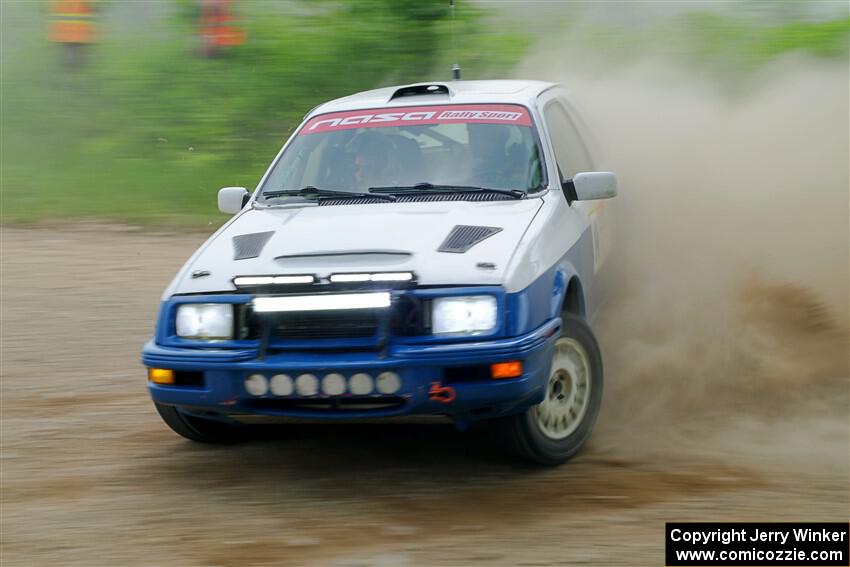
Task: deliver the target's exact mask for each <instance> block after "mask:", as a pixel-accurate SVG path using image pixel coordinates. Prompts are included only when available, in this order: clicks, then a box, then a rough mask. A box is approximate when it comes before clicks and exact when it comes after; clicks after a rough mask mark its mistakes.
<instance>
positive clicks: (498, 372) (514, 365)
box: [490, 360, 522, 379]
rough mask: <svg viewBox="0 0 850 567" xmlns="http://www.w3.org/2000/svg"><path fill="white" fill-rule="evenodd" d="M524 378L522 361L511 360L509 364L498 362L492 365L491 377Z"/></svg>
mask: <svg viewBox="0 0 850 567" xmlns="http://www.w3.org/2000/svg"><path fill="white" fill-rule="evenodd" d="M520 376H522V361H521V360H511V361H508V362H497V363H496V364H491V365H490V377H491V378H494V379H499V378H518V377H520Z"/></svg>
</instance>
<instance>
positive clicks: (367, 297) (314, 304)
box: [252, 291, 391, 313]
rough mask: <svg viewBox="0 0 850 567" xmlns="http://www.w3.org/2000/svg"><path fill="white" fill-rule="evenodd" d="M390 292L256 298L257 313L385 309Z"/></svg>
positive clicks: (255, 307) (254, 305) (389, 300)
mask: <svg viewBox="0 0 850 567" xmlns="http://www.w3.org/2000/svg"><path fill="white" fill-rule="evenodd" d="M390 303H391V298H390V294H389V292H386V291H382V292H376V293H341V294H326V295H290V296H285V297H255V298H254V300H253V302H252V305H253V308H254V311H255V312H256V313H283V312H292V311H336V310H340V309H385V308H387V307H389V306H390Z"/></svg>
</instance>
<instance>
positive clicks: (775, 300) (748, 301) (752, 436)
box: [518, 50, 850, 477]
mask: <svg viewBox="0 0 850 567" xmlns="http://www.w3.org/2000/svg"><path fill="white" fill-rule="evenodd" d="M564 60H565V59H564V58H561V57H558V56H557V53H554V52H552V51H551V50H550V52H549V53H543V54H540V53H537V54H535V56H534V57H532V58H530V59H529V61H527V62H526V63H525V64H524V65H523V66H522V67H521V68H520V69H519V70H518V73H519V74H520V75H523V76H536V77H540V76H542V77H546V78H548V79H551V80H556V81H558V82H561V83H563V84H564V85H566V86H567V88H568V89H569V90H570V92H571V94H572V96H573V98H574V100H575V102H576V104H577V105H578V106H579V108H580V109H581V110H582V111H583V112H584V114H585V116H586V119H587V122H588V123H589V124H590V126H591V129H592V130H593V131H594V132H595V133H597V134H598V138H599V140H598V145H599V149H601V150H602V168H604V169H611V170H613V171H615V172H616V173H617V174H618V177H619V180H620V190H621V193H620V196H619V197H618V199H617V202H616V206H615V209H614V211H613V212H614V217H615V219H616V223H617V224H616V228H617V231H618V240H617V245H616V246H615V250H616V251H617V252H616V257H615V258H614V262H615V263H616V266H617V274H616V282H615V284H614V289H615V292H614V293H613V295H612V297H611V300H610V301H609V303H608V305H607V306H606V308H605V310H604V312H603V313H602V315H601V316H600V318H599V320H598V321H597V332H598V334H599V336H600V342H601V344H602V347H603V351H604V355H605V359H606V365H607V366H606V380H607V383H606V388H607V392H606V398H605V402H604V406H603V407H604V409H603V414H602V416H601V418H600V425H599V430H598V433H597V435H596V436H595V441H594V450H596V451H599V452H603V453H605V452H616V453H620V454H622V452H623V451H635V452H639V453H642V454H652V455H655V456H659V457H662V458H668V459H669V458H675V457H677V456H681V455H685V454H689V453H690V454H694V453H700V454H706V453H715V454H717V455H721V456H723V457H726V458H735V459H736V460H740V459H746V460H748V461H750V462H755V463H761V464H772V465H775V464H777V463H782V464H783V466H789V467H798V468H806V467H813V466H826V467H829V468H830V469H832V470H834V471H835V472H840V474H842V476H844V477H846V476H847V474H848V447H850V442H848V383H850V379H849V378H848V377H850V371H848V356H850V354H849V353H848V349H850V341H848V295H850V294H849V293H848V280H850V274H848V259H849V258H850V251H848V227H850V222H848V186H850V179H848V160H850V158H849V157H848V156H850V144H848V69H847V65H846V62H839V63H837V64H827V63H823V62H815V61H812V60H806V59H802V58H788V59H785V60H782V61H779V62H777V63H775V64H773V65H771V66H770V67H768V68H766V69H763V70H761V71H759V72H758V74H756V75H753V76H750V77H747V78H746V80H744V81H739V82H738V83H737V84H734V85H729V84H728V83H724V82H723V81H720V80H718V78H717V76H716V75H715V76H712V75H710V74H707V73H702V72H701V71H700V70H699V69H685V68H684V67H682V66H677V65H675V64H667V63H664V62H659V61H651V62H648V61H644V62H641V63H636V64H634V65H632V66H630V67H628V68H622V67H621V68H619V69H617V70H616V71H611V70H610V68H609V69H605V70H600V68H598V67H594V66H592V65H579V64H575V63H574V61H576V58H574V57H573V58H571V59H570V60H571V61H573V63H568V64H564V63H563V61H564ZM733 456H734V457H733Z"/></svg>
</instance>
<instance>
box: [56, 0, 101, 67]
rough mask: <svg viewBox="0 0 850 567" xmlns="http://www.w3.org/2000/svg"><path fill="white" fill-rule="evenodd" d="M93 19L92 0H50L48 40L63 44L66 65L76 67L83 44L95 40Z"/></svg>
mask: <svg viewBox="0 0 850 567" xmlns="http://www.w3.org/2000/svg"><path fill="white" fill-rule="evenodd" d="M95 19H96V14H95V2H94V0H51V2H50V41H55V42H57V43H62V44H64V46H65V49H64V51H65V57H66V64H67V65H68V66H70V67H78V66H79V65H80V64H81V63H82V49H83V46H84V45H88V44H91V43H94V42H95V41H96V39H97V30H96V25H97V24H96V21H95Z"/></svg>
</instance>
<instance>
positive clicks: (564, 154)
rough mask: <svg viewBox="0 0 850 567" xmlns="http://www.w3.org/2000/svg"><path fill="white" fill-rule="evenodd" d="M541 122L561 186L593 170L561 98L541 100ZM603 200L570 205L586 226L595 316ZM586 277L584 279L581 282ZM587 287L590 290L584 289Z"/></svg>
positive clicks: (602, 259)
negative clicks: (543, 124) (550, 147)
mask: <svg viewBox="0 0 850 567" xmlns="http://www.w3.org/2000/svg"><path fill="white" fill-rule="evenodd" d="M541 103H542V104H543V107H542V108H543V118H544V121H545V123H546V128H547V131H548V133H549V137H550V139H551V142H552V149H553V151H554V154H555V160H556V163H557V167H558V175H559V176H560V181H561V182H562V183H563V182H565V181H567V180H569V179H572V178H573V177H574V176H575V174H577V173H581V172H584V171H595V170H596V167H595V164H594V161H593V157H592V156H591V153H590V150H589V148H588V146H589V143H590V140H589V136H588V135H586V134H585V135H583V133H584V132H586V129H585V127H584V124H583V123H582V122H581V119H580V118H579V117H578V113H577V112H576V111H575V108H574V107H573V106H572V105H571V104H570V102H569V101H568V100H567V99H566V98H565V97H564V96H562V95H559V94H554V95H552V96H550V97H547V99H545V100H541ZM606 203H607V201H606V200H598V201H584V202H582V201H571V202H570V204H569V206H570V208H571V209H573V210H574V211H576V212H577V213H579V214H580V215H581V216H582V217H584V218H585V219H586V221H587V222H588V224H589V225H590V238H591V240H592V254H593V262H592V266H593V268H592V274H591V275H590V279H591V281H590V282H587V281H585V282H584V284H585V288H586V289H585V295H586V296H587V297H586V298H587V301H588V303H589V304H590V305H588V314H592V313H593V312H595V310H596V308H597V307H598V305H599V303H601V298H602V297H604V295H605V290H604V281H603V279H602V278H601V277H600V276H601V272H602V271H603V268H604V267H605V266H606V264H607V259H608V257H609V256H610V251H611V227H610V223H609V222H608V216H609V213H608V207H607V204H606ZM586 277H587V275H585V278H586ZM588 283H590V284H591V286H590V287H592V290H590V289H587V287H588V285H587V284H588Z"/></svg>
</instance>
